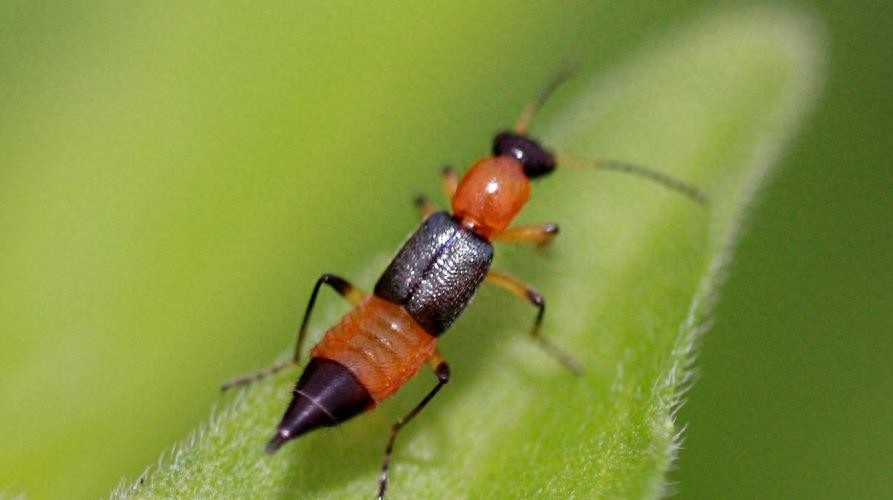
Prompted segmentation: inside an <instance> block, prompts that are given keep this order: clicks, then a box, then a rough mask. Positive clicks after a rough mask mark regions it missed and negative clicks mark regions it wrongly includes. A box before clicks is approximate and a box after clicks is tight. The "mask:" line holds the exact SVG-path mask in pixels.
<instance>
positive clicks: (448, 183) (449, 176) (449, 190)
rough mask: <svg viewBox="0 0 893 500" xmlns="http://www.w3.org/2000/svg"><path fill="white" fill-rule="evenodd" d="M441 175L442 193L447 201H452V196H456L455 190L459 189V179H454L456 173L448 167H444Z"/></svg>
mask: <svg viewBox="0 0 893 500" xmlns="http://www.w3.org/2000/svg"><path fill="white" fill-rule="evenodd" d="M441 175H442V176H443V192H444V193H445V194H446V197H447V199H448V200H452V199H453V195H454V194H456V188H457V187H459V178H458V177H456V171H455V170H453V167H451V166H450V165H444V167H443V170H442V171H441Z"/></svg>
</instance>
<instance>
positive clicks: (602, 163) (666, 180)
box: [556, 155, 709, 205]
mask: <svg viewBox="0 0 893 500" xmlns="http://www.w3.org/2000/svg"><path fill="white" fill-rule="evenodd" d="M556 160H558V164H560V165H565V166H568V167H572V168H585V167H588V168H597V169H599V170H614V171H617V172H623V173H626V174H633V175H638V176H639V177H644V178H646V179H649V180H651V181H652V182H656V183H658V184H660V185H661V186H663V187H665V188H667V189H671V190H673V191H676V192H677V193H679V194H682V195H684V196H687V197H688V198H691V199H692V200H694V201H695V202H697V203H699V204H701V205H707V204H708V202H709V200H708V198H707V193H705V192H704V191H703V190H702V189H701V188H699V187H697V186H694V185H692V184H689V183H687V182H685V181H681V180H679V179H677V178H675V177H673V176H670V175H668V174H665V173H663V172H659V171H657V170H653V169H650V168H648V167H644V166H642V165H636V164H633V163H626V162H622V161H616V160H578V159H576V158H571V157H567V156H560V155H558V156H557V157H556Z"/></svg>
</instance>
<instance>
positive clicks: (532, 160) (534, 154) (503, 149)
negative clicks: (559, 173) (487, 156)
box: [493, 132, 555, 179]
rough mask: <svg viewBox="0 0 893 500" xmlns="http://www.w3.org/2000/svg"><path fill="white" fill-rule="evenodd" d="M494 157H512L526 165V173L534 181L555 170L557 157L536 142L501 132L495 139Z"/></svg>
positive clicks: (521, 136)
mask: <svg viewBox="0 0 893 500" xmlns="http://www.w3.org/2000/svg"><path fill="white" fill-rule="evenodd" d="M493 155H494V156H511V157H512V158H514V159H516V160H518V161H520V162H521V164H523V165H524V173H525V174H526V175H527V177H529V178H531V179H533V178H536V177H540V176H543V175H546V174H548V173H550V172H552V171H553V170H555V157H553V156H552V153H550V152H548V151H546V150H545V149H543V147H542V146H540V145H539V144H537V142H536V141H534V140H533V139H530V138H528V137H525V136H523V135H519V134H514V133H512V132H500V133H499V134H496V137H495V138H494V139H493Z"/></svg>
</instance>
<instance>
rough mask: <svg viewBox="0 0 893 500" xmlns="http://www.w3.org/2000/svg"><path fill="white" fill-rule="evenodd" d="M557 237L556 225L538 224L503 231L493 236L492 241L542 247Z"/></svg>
mask: <svg viewBox="0 0 893 500" xmlns="http://www.w3.org/2000/svg"><path fill="white" fill-rule="evenodd" d="M556 236H558V224H552V223H548V224H539V225H535V226H518V227H510V228H508V229H503V230H502V231H500V232H498V233H496V234H495V235H493V241H499V242H503V243H533V244H535V245H537V246H542V245H545V244H547V243H549V242H550V241H552V239H553V238H555V237H556Z"/></svg>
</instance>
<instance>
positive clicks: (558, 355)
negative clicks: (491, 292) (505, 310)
mask: <svg viewBox="0 0 893 500" xmlns="http://www.w3.org/2000/svg"><path fill="white" fill-rule="evenodd" d="M484 281H486V282H487V283H490V284H493V285H496V286H498V287H500V288H502V289H504V290H507V291H508V292H510V293H512V294H513V295H515V296H516V297H518V298H520V299H523V300H526V301H527V302H530V303H531V304H533V305H534V306H536V307H537V309H538V310H539V312H538V313H537V315H536V320H534V322H533V328H531V329H530V336H531V337H533V338H534V339H535V340H536V341H537V342H538V343H539V344H540V346H542V348H543V349H545V350H546V352H547V353H549V355H550V356H552V357H553V358H555V359H556V360H557V361H558V362H559V363H561V364H562V365H564V366H565V367H566V368H567V369H568V370H570V371H571V372H573V373H574V374H575V375H579V374H580V373H582V372H583V368H582V367H581V366H580V363H579V362H578V361H577V360H576V359H574V357H573V356H571V355H570V354H568V353H567V352H565V351H564V350H563V349H561V348H560V347H558V346H557V345H555V344H553V343H552V342H551V341H550V340H549V339H547V338H545V337H543V336H542V335H540V325H541V324H542V323H543V315H544V314H545V313H546V300H545V299H544V298H543V296H542V295H540V294H539V292H537V291H536V290H534V289H533V288H531V287H529V286H527V285H525V284H524V283H522V282H521V281H518V279H517V278H514V277H512V276H509V275H508V274H504V273H500V272H499V271H493V270H490V272H489V273H487V277H486V278H485V279H484Z"/></svg>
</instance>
